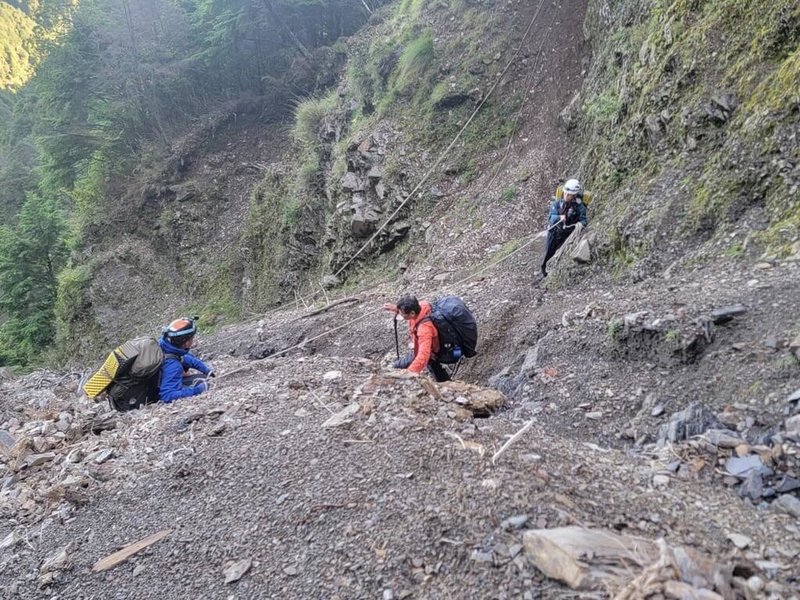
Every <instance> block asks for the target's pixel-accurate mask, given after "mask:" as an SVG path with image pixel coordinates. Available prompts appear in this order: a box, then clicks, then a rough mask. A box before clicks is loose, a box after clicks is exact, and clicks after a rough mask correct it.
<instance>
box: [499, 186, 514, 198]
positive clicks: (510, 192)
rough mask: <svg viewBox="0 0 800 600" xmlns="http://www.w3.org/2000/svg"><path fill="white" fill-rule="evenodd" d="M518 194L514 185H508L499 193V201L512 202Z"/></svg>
mask: <svg viewBox="0 0 800 600" xmlns="http://www.w3.org/2000/svg"><path fill="white" fill-rule="evenodd" d="M517 194H518V190H517V188H516V186H510V187H507V188H506V189H504V190H503V193H502V194H500V201H501V202H513V201H514V200H515V199H516V197H517Z"/></svg>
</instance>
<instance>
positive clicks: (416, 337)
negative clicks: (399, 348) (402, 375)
mask: <svg viewBox="0 0 800 600" xmlns="http://www.w3.org/2000/svg"><path fill="white" fill-rule="evenodd" d="M419 307H420V311H419V314H418V315H417V318H416V319H414V320H413V321H409V322H408V331H409V333H410V334H411V339H412V340H413V341H414V360H413V361H412V363H411V364H410V365H409V366H408V370H409V371H411V372H412V373H422V371H423V370H424V369H425V367H427V366H428V361H429V360H430V359H431V356H432V355H434V357H435V355H436V353H437V352H439V334H438V332H437V331H436V326H435V325H434V324H433V322H432V321H431V320H430V319H427V320H425V321H423V319H425V318H426V317H429V316H430V314H431V305H430V303H429V302H425V301H424V300H421V301H420V303H419Z"/></svg>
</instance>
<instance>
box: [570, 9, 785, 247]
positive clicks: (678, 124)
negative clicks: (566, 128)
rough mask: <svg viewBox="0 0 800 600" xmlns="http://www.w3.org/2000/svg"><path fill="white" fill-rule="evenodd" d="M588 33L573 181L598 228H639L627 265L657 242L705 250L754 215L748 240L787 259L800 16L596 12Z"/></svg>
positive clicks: (751, 12) (735, 11)
mask: <svg viewBox="0 0 800 600" xmlns="http://www.w3.org/2000/svg"><path fill="white" fill-rule="evenodd" d="M587 31H589V33H590V42H591V44H592V47H593V52H594V56H593V62H592V67H591V70H590V73H589V74H588V77H587V80H586V83H585V85H584V90H583V93H582V97H581V102H582V107H583V118H582V119H581V120H580V123H581V125H580V126H581V128H582V130H583V133H584V136H585V138H586V140H587V141H586V143H585V145H584V150H585V151H584V154H583V164H582V167H581V170H582V172H584V173H587V174H591V175H592V176H593V185H594V186H595V188H596V190H597V191H598V192H600V194H601V195H602V197H603V198H604V199H605V200H604V202H603V203H602V204H601V206H602V208H601V210H603V211H604V214H605V215H607V217H608V221H606V224H607V225H609V226H611V225H612V224H614V223H615V224H617V225H619V226H621V227H622V228H623V229H629V228H630V225H631V223H633V222H634V221H636V220H638V221H641V220H642V219H643V218H644V219H645V220H646V221H647V225H645V227H644V228H645V230H646V231H637V232H636V234H635V235H636V237H638V238H639V239H638V240H637V241H635V242H634V241H633V240H631V241H630V243H629V245H630V244H636V245H637V247H636V249H635V250H633V249H632V248H630V247H629V248H628V249H626V250H625V254H626V255H627V256H630V253H631V251H633V253H634V254H635V255H637V256H643V255H644V254H645V253H646V252H647V251H648V250H649V249H651V248H653V247H654V245H655V244H656V237H657V231H658V230H659V229H660V228H661V229H663V228H665V227H667V228H672V229H675V228H676V227H677V231H678V232H679V233H682V235H684V236H692V235H698V234H699V235H700V236H701V237H708V236H712V235H713V234H714V233H715V232H717V231H721V230H727V229H729V228H730V227H731V226H735V223H736V222H737V221H738V220H739V219H740V218H742V217H743V216H744V215H745V214H747V213H748V212H749V211H751V210H757V211H760V210H763V211H764V212H763V217H762V218H761V222H758V223H757V229H760V230H761V232H760V233H756V234H754V235H752V239H753V240H754V241H757V242H759V241H760V242H762V244H763V247H764V248H765V249H766V250H767V251H768V252H772V253H777V254H785V253H787V252H789V251H790V250H791V245H792V243H795V242H796V241H797V240H798V239H800V198H799V197H798V194H797V190H798V185H800V173H798V170H797V168H796V167H795V165H797V164H798V160H800V150H798V148H800V144H797V141H796V139H797V134H798V131H797V129H798V110H800V58H798V57H800V48H799V47H798V44H799V43H800V33H798V32H799V31H800V5H798V4H797V3H796V2H794V1H792V0H778V1H774V2H773V1H763V0H762V1H759V0H720V1H718V2H700V1H692V0H651V1H650V2H645V3H640V2H620V3H617V4H616V5H615V6H614V7H613V8H610V9H609V7H608V6H607V5H605V4H604V3H601V2H596V1H592V2H590V11H589V18H588V19H587ZM659 203H660V207H659V206H657V205H659ZM667 204H670V205H671V206H670V207H667ZM628 237H632V236H630V235H629V236H628ZM617 245H619V244H617Z"/></svg>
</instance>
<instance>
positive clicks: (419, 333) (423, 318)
mask: <svg viewBox="0 0 800 600" xmlns="http://www.w3.org/2000/svg"><path fill="white" fill-rule="evenodd" d="M383 308H384V310H387V311H389V312H392V313H395V314H397V315H400V316H401V317H402V318H403V319H404V320H406V321H407V322H408V333H409V335H410V336H411V340H412V341H413V342H414V350H413V352H411V353H410V354H409V355H408V356H406V357H405V358H400V359H398V360H396V361H394V363H393V365H392V366H394V367H395V368H396V369H408V370H409V371H411V372H412V373H421V372H422V370H423V369H424V368H425V367H427V368H428V370H429V371H430V372H431V374H432V375H433V377H434V379H436V381H448V380H449V379H450V375H449V374H448V373H447V371H446V370H445V369H444V367H443V366H442V363H440V362H439V361H438V360H437V359H436V354H437V352H439V333H438V332H437V331H436V326H435V325H434V324H433V321H432V320H431V318H430V315H431V305H430V303H429V302H426V301H424V300H423V301H419V300H417V298H416V296H413V295H412V294H404V295H402V296H400V299H399V300H398V301H397V304H384V305H383Z"/></svg>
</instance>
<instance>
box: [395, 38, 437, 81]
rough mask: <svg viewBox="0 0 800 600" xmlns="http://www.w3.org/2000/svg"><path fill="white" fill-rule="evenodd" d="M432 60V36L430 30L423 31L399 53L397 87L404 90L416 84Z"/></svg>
mask: <svg viewBox="0 0 800 600" xmlns="http://www.w3.org/2000/svg"><path fill="white" fill-rule="evenodd" d="M432 62H433V38H432V37H431V34H430V32H425V33H423V34H422V35H421V36H419V37H418V38H416V39H415V40H413V41H411V42H410V43H409V44H408V45H407V46H406V47H405V49H404V50H403V53H402V54H401V55H400V60H399V61H398V65H397V66H398V75H397V81H396V87H397V89H398V90H400V91H406V90H407V89H408V88H410V87H412V86H418V85H419V83H420V80H421V79H422V78H423V76H424V75H425V72H426V71H427V70H428V67H429V66H430V64H431V63H432Z"/></svg>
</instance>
